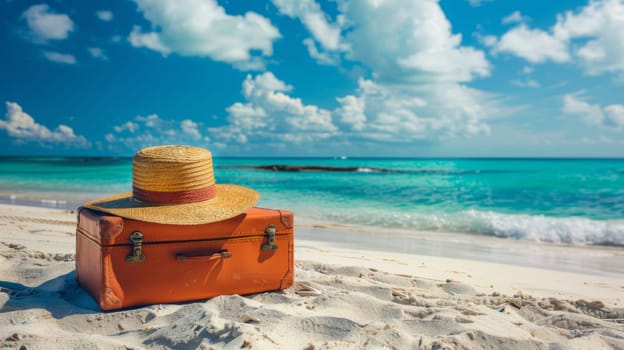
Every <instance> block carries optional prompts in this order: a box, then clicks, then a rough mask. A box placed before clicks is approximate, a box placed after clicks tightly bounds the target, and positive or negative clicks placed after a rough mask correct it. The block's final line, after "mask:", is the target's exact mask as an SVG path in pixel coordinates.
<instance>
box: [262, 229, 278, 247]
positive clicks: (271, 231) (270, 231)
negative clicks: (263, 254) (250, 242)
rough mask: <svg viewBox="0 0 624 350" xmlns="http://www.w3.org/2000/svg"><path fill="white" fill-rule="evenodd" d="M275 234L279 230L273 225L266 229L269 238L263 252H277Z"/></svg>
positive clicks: (265, 232)
mask: <svg viewBox="0 0 624 350" xmlns="http://www.w3.org/2000/svg"><path fill="white" fill-rule="evenodd" d="M275 232H277V228H276V227H275V225H273V224H271V225H269V226H267V227H266V228H265V229H264V234H265V235H266V236H267V244H263V245H262V250H277V245H276V244H275Z"/></svg>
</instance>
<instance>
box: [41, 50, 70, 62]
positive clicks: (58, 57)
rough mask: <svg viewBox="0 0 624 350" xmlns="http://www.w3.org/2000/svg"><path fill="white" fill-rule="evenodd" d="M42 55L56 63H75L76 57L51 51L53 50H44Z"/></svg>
mask: <svg viewBox="0 0 624 350" xmlns="http://www.w3.org/2000/svg"><path fill="white" fill-rule="evenodd" d="M43 55H44V56H45V58H47V59H48V60H50V61H52V62H56V63H64V64H76V57H74V55H71V54H67V53H60V52H53V51H44V52H43Z"/></svg>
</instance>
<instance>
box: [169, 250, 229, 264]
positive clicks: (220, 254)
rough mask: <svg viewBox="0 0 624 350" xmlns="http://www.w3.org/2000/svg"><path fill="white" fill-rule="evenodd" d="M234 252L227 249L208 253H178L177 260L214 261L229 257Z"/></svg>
mask: <svg viewBox="0 0 624 350" xmlns="http://www.w3.org/2000/svg"><path fill="white" fill-rule="evenodd" d="M231 257H232V254H230V252H228V251H227V249H224V250H220V251H218V252H216V253H212V254H207V255H186V254H184V253H178V254H176V260H178V261H180V262H185V261H206V262H207V261H212V260H217V259H228V258H231Z"/></svg>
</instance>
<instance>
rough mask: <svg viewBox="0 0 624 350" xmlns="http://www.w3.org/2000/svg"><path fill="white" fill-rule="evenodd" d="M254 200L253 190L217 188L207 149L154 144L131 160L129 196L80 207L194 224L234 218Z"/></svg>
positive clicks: (228, 186) (169, 221)
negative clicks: (156, 145)
mask: <svg viewBox="0 0 624 350" xmlns="http://www.w3.org/2000/svg"><path fill="white" fill-rule="evenodd" d="M258 198H259V194H258V192H256V191H254V190H252V189H249V188H246V187H242V186H236V185H217V184H216V183H215V179H214V170H213V168H212V154H210V152H209V151H208V150H206V149H203V148H197V147H190V146H158V147H149V148H145V149H142V150H140V151H139V152H137V154H136V155H135V156H134V159H133V161H132V192H127V193H122V194H118V195H114V196H110V197H105V198H100V199H97V200H94V201H91V202H88V203H86V204H85V205H84V206H85V207H87V208H90V209H94V210H98V211H103V212H106V213H110V214H114V215H118V216H121V217H124V218H129V219H136V220H141V221H148V222H156V223H160V224H176V225H199V224H206V223H210V222H216V221H221V220H225V219H228V218H231V217H234V216H236V215H239V214H241V213H243V212H245V211H247V209H249V208H251V207H252V206H253V205H254V204H255V203H256V202H257V201H258Z"/></svg>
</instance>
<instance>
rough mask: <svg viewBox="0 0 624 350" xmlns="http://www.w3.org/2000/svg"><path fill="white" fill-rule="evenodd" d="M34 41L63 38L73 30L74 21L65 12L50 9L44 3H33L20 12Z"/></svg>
mask: <svg viewBox="0 0 624 350" xmlns="http://www.w3.org/2000/svg"><path fill="white" fill-rule="evenodd" d="M22 17H23V18H26V22H27V23H28V28H29V29H30V32H31V34H32V36H33V39H34V40H35V41H40V42H45V41H46V40H63V39H66V38H67V36H68V35H69V32H71V31H73V30H74V22H73V21H72V20H71V19H70V18H69V16H67V15H65V14H56V13H53V12H52V11H50V7H49V6H48V5H46V4H40V5H33V6H31V7H29V8H28V9H27V10H26V11H24V13H23V14H22Z"/></svg>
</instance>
